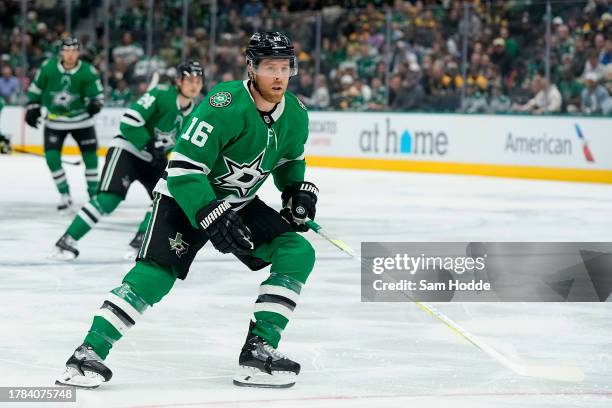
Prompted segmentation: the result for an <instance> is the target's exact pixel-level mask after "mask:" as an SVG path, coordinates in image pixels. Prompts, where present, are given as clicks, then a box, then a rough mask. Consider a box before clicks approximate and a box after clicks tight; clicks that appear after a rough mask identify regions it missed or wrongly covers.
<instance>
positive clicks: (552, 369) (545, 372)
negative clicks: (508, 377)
mask: <svg viewBox="0 0 612 408" xmlns="http://www.w3.org/2000/svg"><path fill="white" fill-rule="evenodd" d="M515 371H516V372H517V374H521V375H524V376H527V377H534V378H543V379H547V380H554V381H565V382H582V381H583V380H584V371H582V369H581V368H580V367H575V366H542V365H523V366H518V367H516V370H515Z"/></svg>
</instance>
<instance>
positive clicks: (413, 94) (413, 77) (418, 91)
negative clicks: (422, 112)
mask: <svg viewBox="0 0 612 408" xmlns="http://www.w3.org/2000/svg"><path fill="white" fill-rule="evenodd" d="M424 102H425V91H424V90H423V86H422V85H421V84H420V83H419V72H418V71H415V70H410V71H408V72H407V73H406V80H405V82H404V84H403V86H402V87H401V88H400V91H399V95H397V97H396V98H394V100H393V103H391V102H389V109H390V110H394V111H401V112H406V111H415V110H419V109H422V108H423V105H424Z"/></svg>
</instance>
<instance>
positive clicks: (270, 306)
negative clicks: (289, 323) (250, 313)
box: [254, 302, 293, 319]
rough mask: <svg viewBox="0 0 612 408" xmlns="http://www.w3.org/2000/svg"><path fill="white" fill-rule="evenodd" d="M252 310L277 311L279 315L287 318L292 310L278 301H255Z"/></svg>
mask: <svg viewBox="0 0 612 408" xmlns="http://www.w3.org/2000/svg"><path fill="white" fill-rule="evenodd" d="M254 312H255V313H257V312H273V313H278V314H279V315H281V316H283V317H285V318H287V319H289V318H290V317H291V314H292V313H293V311H292V310H291V309H289V308H288V307H287V306H283V305H281V304H278V303H267V302H264V303H255V308H254Z"/></svg>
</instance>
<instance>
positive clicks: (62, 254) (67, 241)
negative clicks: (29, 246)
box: [47, 234, 79, 261]
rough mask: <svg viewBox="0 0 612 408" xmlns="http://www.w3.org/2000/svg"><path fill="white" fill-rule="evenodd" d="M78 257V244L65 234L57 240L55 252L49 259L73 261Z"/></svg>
mask: <svg viewBox="0 0 612 408" xmlns="http://www.w3.org/2000/svg"><path fill="white" fill-rule="evenodd" d="M78 256H79V250H78V249H77V242H76V241H75V240H74V238H72V237H71V236H70V235H68V234H64V235H62V237H61V238H60V239H58V240H57V242H56V243H55V247H54V248H53V252H52V253H51V254H49V256H47V258H49V259H53V260H56V261H71V260H73V259H76V258H77V257H78Z"/></svg>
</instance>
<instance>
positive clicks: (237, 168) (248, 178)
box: [215, 150, 270, 197]
mask: <svg viewBox="0 0 612 408" xmlns="http://www.w3.org/2000/svg"><path fill="white" fill-rule="evenodd" d="M264 153H265V150H264V151H262V152H261V153H259V155H258V156H257V157H256V158H255V159H253V161H252V162H250V163H242V164H240V163H236V162H235V161H233V160H232V159H230V158H228V157H225V156H223V160H224V161H225V165H226V166H227V170H228V172H227V173H225V174H224V175H222V176H219V177H217V178H215V184H216V185H217V186H218V187H220V188H222V189H224V190H231V191H235V192H236V193H237V194H238V196H239V197H246V196H247V195H248V194H249V191H251V189H253V188H254V187H255V186H257V184H259V182H260V181H262V180H264V179H265V178H266V177H267V176H268V174H269V173H270V172H269V171H267V170H264V169H262V167H261V162H262V161H263V157H264Z"/></svg>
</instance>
